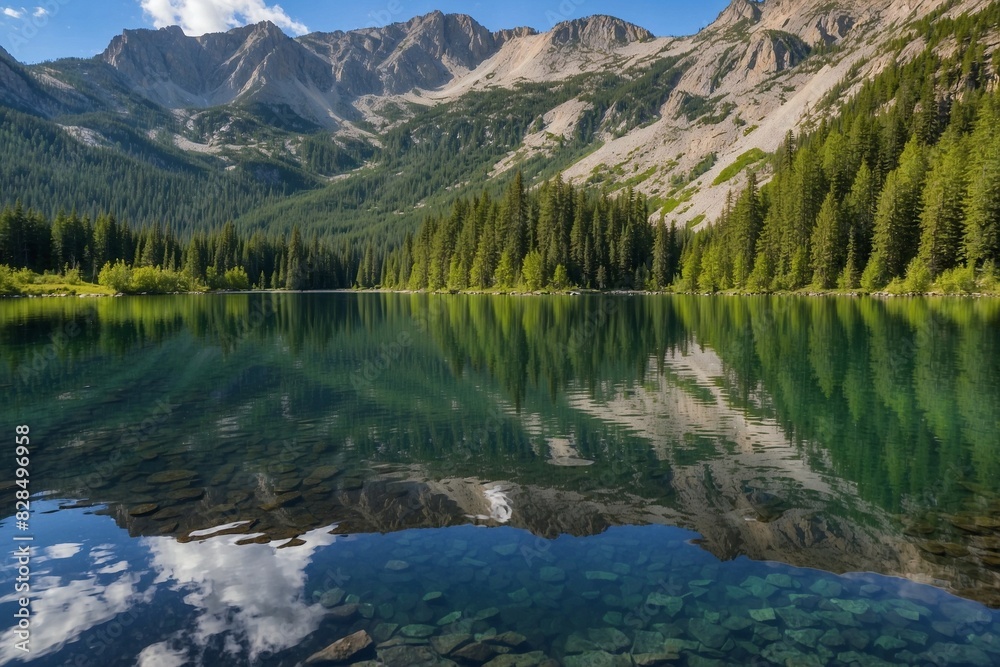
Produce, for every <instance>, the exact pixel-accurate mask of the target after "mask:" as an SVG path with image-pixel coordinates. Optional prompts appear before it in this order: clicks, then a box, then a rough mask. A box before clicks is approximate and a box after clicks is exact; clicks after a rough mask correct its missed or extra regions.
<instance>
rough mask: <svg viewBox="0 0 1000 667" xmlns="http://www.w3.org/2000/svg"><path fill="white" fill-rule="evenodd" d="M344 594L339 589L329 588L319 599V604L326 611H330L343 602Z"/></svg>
mask: <svg viewBox="0 0 1000 667" xmlns="http://www.w3.org/2000/svg"><path fill="white" fill-rule="evenodd" d="M344 595H346V593H345V592H344V591H342V590H341V589H339V588H331V589H330V590H328V591H327V592H325V593H323V595H321V596H320V598H319V603H320V604H321V605H323V606H324V607H326V608H327V609H332V608H334V607H336V606H337V605H338V604H340V603H341V602H343V600H344Z"/></svg>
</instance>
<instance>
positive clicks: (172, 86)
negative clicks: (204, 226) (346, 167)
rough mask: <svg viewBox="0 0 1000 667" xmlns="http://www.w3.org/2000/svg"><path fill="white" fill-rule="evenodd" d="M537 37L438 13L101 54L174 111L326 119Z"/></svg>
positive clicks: (599, 34) (154, 39) (600, 25)
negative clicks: (304, 114) (252, 110)
mask: <svg viewBox="0 0 1000 667" xmlns="http://www.w3.org/2000/svg"><path fill="white" fill-rule="evenodd" d="M536 34H537V33H536V32H535V31H534V30H532V29H530V28H514V29H509V30H502V31H499V32H491V31H489V30H487V29H486V28H485V27H483V26H482V25H480V24H479V23H478V22H477V21H476V20H475V19H473V18H472V17H470V16H466V15H464V14H444V13H442V12H440V11H435V12H432V13H430V14H427V15H425V16H418V17H416V18H413V19H411V20H409V21H406V22H405V23H394V24H392V25H388V26H385V27H382V28H367V29H362V30H354V31H350V32H340V31H338V32H331V33H312V34H309V35H305V36H303V37H300V38H298V39H296V40H293V39H291V38H289V37H287V36H286V35H285V34H284V33H282V32H281V30H280V29H279V28H277V27H276V26H275V25H274V24H272V23H269V22H264V23H260V24H257V25H254V26H247V27H244V28H237V29H235V30H231V31H229V32H226V33H218V34H209V35H204V36H202V37H187V36H186V35H184V33H183V32H182V31H181V29H180V28H178V27H176V26H174V27H170V28H163V29H161V30H126V31H125V32H124V33H122V35H120V36H118V37H116V38H115V39H114V40H113V41H112V42H111V44H110V45H109V46H108V48H107V50H105V52H104V53H103V54H102V55H101V56H100V58H101V60H103V61H104V62H105V63H107V64H108V65H110V66H111V67H113V68H114V69H115V70H116V71H117V72H118V73H119V74H120V75H121V76H122V77H124V78H125V80H126V81H127V82H128V84H129V85H130V86H131V87H133V88H134V89H135V90H137V91H139V92H140V93H142V94H143V95H145V96H146V97H148V98H149V99H151V100H153V101H154V102H156V103H157V104H161V105H163V106H166V107H169V108H185V107H194V108H206V107H213V106H220V105H225V104H230V103H233V102H237V101H238V102H245V101H248V100H253V101H265V102H270V103H281V104H284V105H287V106H289V107H291V108H293V109H296V110H303V109H309V110H311V116H312V118H313V120H320V121H325V120H330V119H331V118H335V117H336V116H337V110H336V108H335V107H336V104H337V101H338V100H342V99H354V98H358V97H361V96H365V95H375V96H393V95H403V94H406V93H409V92H410V91H411V90H414V89H422V90H433V89H437V88H440V87H442V86H444V85H446V84H448V83H449V82H450V81H452V80H454V79H455V78H456V77H457V76H461V75H463V74H465V73H467V72H470V71H472V70H475V69H476V68H477V67H479V66H480V65H481V64H482V63H483V62H484V61H486V60H488V59H489V58H491V57H493V56H494V55H496V54H497V53H498V52H499V51H500V50H501V49H502V48H503V47H504V45H506V44H509V43H511V42H516V41H518V40H522V39H525V38H530V37H534V36H535V35H536ZM548 39H549V41H550V42H551V44H553V45H555V46H558V47H559V48H560V49H570V50H574V49H580V50H585V51H611V50H614V49H616V48H619V47H621V46H623V45H627V44H629V43H632V42H636V41H643V40H649V39H653V35H652V34H651V33H650V32H649V31H648V30H645V29H643V28H640V27H638V26H635V25H632V24H630V23H627V22H625V21H621V20H619V19H615V18H612V17H610V16H594V17H590V18H588V19H580V20H576V21H568V22H565V23H561V24H559V25H558V26H556V28H555V29H554V30H553V31H552V32H551V33H549V35H548ZM318 101H319V106H320V107H321V108H316V107H317V102H318Z"/></svg>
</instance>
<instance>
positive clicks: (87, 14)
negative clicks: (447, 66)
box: [0, 0, 728, 63]
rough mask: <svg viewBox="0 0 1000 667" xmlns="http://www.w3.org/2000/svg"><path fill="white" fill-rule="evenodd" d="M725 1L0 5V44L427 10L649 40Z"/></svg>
mask: <svg viewBox="0 0 1000 667" xmlns="http://www.w3.org/2000/svg"><path fill="white" fill-rule="evenodd" d="M727 4H728V0H703V1H701V2H693V3H692V2H690V1H689V0H632V1H626V2H621V1H618V2H615V1H613V0H499V1H497V0H483V1H480V2H476V1H473V2H459V1H458V0H351V1H349V2H343V1H336V2H333V1H327V2H320V1H317V0H281V1H279V2H275V1H274V0H0V46H2V47H3V48H5V49H6V50H7V51H9V52H10V53H11V54H12V55H13V56H14V57H15V58H17V59H18V60H20V61H22V62H28V63H35V62H40V61H43V60H51V59H54V58H61V57H68V56H75V57H90V56H93V55H95V54H97V53H99V52H101V51H103V50H104V48H105V47H106V46H107V44H108V42H109V41H110V40H111V38H112V37H114V36H115V35H117V34H119V33H120V32H121V31H122V29H123V28H153V27H159V26H162V25H170V24H179V25H181V26H182V27H184V28H185V31H186V32H188V34H202V33H204V32H215V31H218V30H224V29H226V28H227V27H234V26H236V25H243V24H246V23H255V22H257V21H259V20H262V19H264V18H267V19H270V20H273V21H274V22H275V23H276V24H278V25H280V26H281V27H282V28H283V29H284V30H285V32H287V33H289V34H290V35H295V34H301V33H303V32H305V31H309V32H312V31H324V32H329V31H333V30H350V29H353V28H360V27H366V26H373V25H384V24H385V23H392V22H395V21H405V20H407V19H409V18H411V17H413V16H417V15H420V14H426V13H428V12H430V11H433V10H435V9H440V10H442V11H445V12H461V13H465V14H470V15H471V16H473V17H474V18H476V19H477V20H478V21H479V22H480V23H482V24H483V25H485V26H486V27H487V28H490V29H492V30H496V29H499V28H510V27H514V26H519V25H530V26H532V27H534V28H537V29H539V30H546V29H548V28H550V27H551V26H552V25H553V24H555V23H556V22H558V21H561V20H564V19H571V18H579V17H581V16H587V15H590V14H611V15H613V16H618V17H620V18H623V19H626V20H628V21H631V22H633V23H636V24H638V25H641V26H643V27H645V28H648V29H649V30H651V31H652V32H653V33H655V34H656V35H687V34H692V33H694V32H697V31H698V30H699V29H700V28H702V27H704V26H706V25H708V23H710V22H711V21H712V20H713V19H714V18H715V17H716V16H717V15H718V14H719V12H721V11H722V9H723V8H724V7H725V6H726V5H727Z"/></svg>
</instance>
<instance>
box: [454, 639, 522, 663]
mask: <svg viewBox="0 0 1000 667" xmlns="http://www.w3.org/2000/svg"><path fill="white" fill-rule="evenodd" d="M509 651H510V649H509V648H507V647H505V646H496V645H493V644H487V643H486V642H473V643H471V644H466V645H465V646H463V647H461V648H460V649H457V650H455V651H453V652H452V653H451V657H452V658H456V659H458V660H462V661H466V662H471V663H473V664H482V663H484V662H487V661H489V660H491V659H492V658H494V657H495V656H497V655H499V654H501V653H508V652H509Z"/></svg>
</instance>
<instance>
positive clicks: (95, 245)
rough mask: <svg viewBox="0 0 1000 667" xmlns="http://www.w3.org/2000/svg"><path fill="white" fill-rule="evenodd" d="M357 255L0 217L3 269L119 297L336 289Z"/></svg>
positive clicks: (342, 249)
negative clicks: (63, 276) (64, 276)
mask: <svg viewBox="0 0 1000 667" xmlns="http://www.w3.org/2000/svg"><path fill="white" fill-rule="evenodd" d="M358 263H359V257H358V253H357V252H356V251H355V249H354V247H353V245H352V244H350V243H348V242H347V241H340V242H337V241H333V240H327V239H323V240H321V239H320V238H319V235H318V234H317V233H313V234H312V235H311V236H310V237H309V238H306V237H305V236H304V235H303V234H302V233H301V232H300V231H299V228H298V227H295V228H294V229H293V230H292V232H291V234H287V235H275V234H265V233H263V232H255V233H253V234H251V235H249V236H245V235H240V234H238V233H237V230H236V227H235V225H234V224H233V223H232V222H227V223H226V224H225V225H223V226H222V228H221V229H219V230H217V231H214V232H198V233H195V234H193V235H191V236H190V237H189V238H188V239H186V240H183V239H181V238H180V237H179V236H178V235H176V234H175V233H174V232H173V231H171V230H170V229H169V228H168V227H165V226H160V225H151V226H148V227H144V228H141V229H134V228H132V227H131V226H130V225H129V224H128V223H127V222H122V221H119V220H118V219H117V218H116V217H115V216H114V215H110V214H102V215H99V216H97V217H96V218H95V219H91V218H89V217H86V216H80V215H78V214H76V213H69V214H67V213H59V214H57V215H56V216H55V217H53V218H51V219H49V218H47V217H45V216H44V215H42V214H41V213H39V212H38V211H35V210H32V209H26V208H24V207H23V206H22V205H21V204H20V203H17V204H15V205H14V206H7V207H6V208H4V209H3V210H2V211H0V265H3V266H6V267H7V268H8V269H14V270H18V269H26V270H28V271H31V272H35V273H43V272H48V273H66V272H74V274H75V275H77V276H79V277H81V278H83V279H85V280H89V281H90V282H99V283H101V284H104V285H107V286H109V287H114V288H115V289H118V290H119V291H183V290H187V289H198V288H209V289H249V288H257V289H292V290H307V289H339V288H348V287H351V286H352V285H353V279H354V275H355V273H354V271H355V269H356V267H357V265H358Z"/></svg>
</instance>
